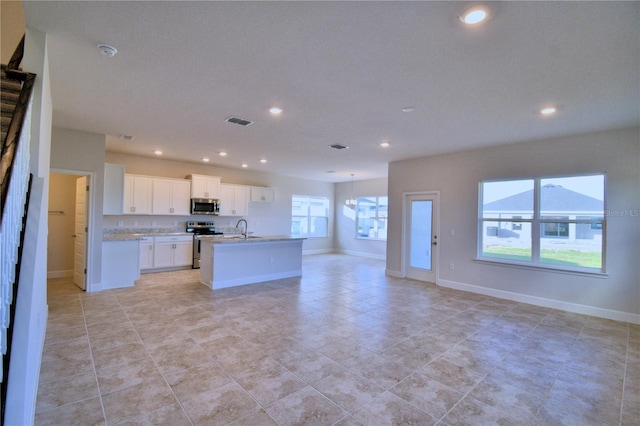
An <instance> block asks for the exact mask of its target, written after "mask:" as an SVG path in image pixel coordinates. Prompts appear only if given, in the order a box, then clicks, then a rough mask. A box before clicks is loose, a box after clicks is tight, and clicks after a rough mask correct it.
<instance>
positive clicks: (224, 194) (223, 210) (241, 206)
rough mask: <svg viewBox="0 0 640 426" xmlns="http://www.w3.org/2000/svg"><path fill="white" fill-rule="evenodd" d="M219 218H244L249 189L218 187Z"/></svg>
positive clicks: (235, 186) (237, 186) (236, 186)
mask: <svg viewBox="0 0 640 426" xmlns="http://www.w3.org/2000/svg"><path fill="white" fill-rule="evenodd" d="M220 203H221V206H220V216H246V215H247V213H248V210H249V187H248V186H243V185H220Z"/></svg>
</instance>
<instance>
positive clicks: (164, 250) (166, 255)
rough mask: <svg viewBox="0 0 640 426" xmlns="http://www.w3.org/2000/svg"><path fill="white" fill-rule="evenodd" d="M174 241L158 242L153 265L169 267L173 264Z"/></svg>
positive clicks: (154, 251) (155, 247) (155, 266)
mask: <svg viewBox="0 0 640 426" xmlns="http://www.w3.org/2000/svg"><path fill="white" fill-rule="evenodd" d="M174 244H175V243H173V242H161V243H158V242H156V244H155V246H154V248H153V267H154V268H169V267H171V266H173V245H174Z"/></svg>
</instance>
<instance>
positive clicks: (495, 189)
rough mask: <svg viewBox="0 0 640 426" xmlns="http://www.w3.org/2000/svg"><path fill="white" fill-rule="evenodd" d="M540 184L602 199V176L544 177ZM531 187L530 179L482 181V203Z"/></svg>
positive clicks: (518, 192) (531, 181) (527, 189)
mask: <svg viewBox="0 0 640 426" xmlns="http://www.w3.org/2000/svg"><path fill="white" fill-rule="evenodd" d="M540 184H541V185H542V186H544V185H548V184H552V185H560V186H562V187H563V188H566V189H569V190H571V191H575V192H578V193H580V194H584V195H587V196H589V197H592V198H595V199H598V200H604V176H603V175H591V176H572V177H559V178H544V179H541V180H540ZM531 189H533V180H532V179H522V180H511V181H500V182H483V193H482V201H483V203H484V204H488V203H491V202H493V201H496V200H501V199H503V198H506V197H510V196H511V195H515V194H520V193H522V192H526V191H529V190H531Z"/></svg>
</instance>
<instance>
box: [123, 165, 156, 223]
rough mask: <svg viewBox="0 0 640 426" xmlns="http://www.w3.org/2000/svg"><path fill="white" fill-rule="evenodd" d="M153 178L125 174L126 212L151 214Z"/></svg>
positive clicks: (124, 210) (124, 204)
mask: <svg viewBox="0 0 640 426" xmlns="http://www.w3.org/2000/svg"><path fill="white" fill-rule="evenodd" d="M152 191H153V178H151V177H149V176H140V175H129V174H125V175H124V203H123V206H124V209H123V211H122V213H124V214H151V199H152Z"/></svg>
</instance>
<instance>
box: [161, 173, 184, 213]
mask: <svg viewBox="0 0 640 426" xmlns="http://www.w3.org/2000/svg"><path fill="white" fill-rule="evenodd" d="M152 200H153V201H152V206H153V207H152V213H153V214H154V215H182V216H188V215H189V207H190V202H191V182H190V181H188V180H185V179H163V178H153V196H152Z"/></svg>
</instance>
